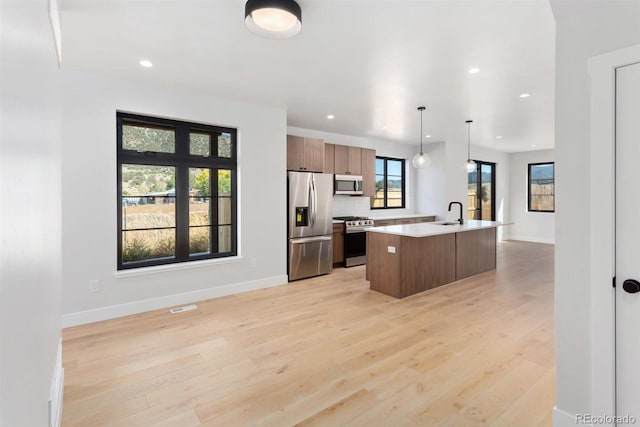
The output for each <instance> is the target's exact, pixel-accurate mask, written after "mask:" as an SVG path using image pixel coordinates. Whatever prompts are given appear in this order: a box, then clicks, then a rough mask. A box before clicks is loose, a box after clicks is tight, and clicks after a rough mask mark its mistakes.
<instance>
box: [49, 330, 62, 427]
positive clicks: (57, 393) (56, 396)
mask: <svg viewBox="0 0 640 427" xmlns="http://www.w3.org/2000/svg"><path fill="white" fill-rule="evenodd" d="M63 394H64V368H63V367H62V338H61V339H60V342H59V343H58V353H57V355H56V363H55V366H54V368H53V377H52V378H51V389H50V391H49V427H60V423H61V421H62V396H63Z"/></svg>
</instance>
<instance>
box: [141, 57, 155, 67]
mask: <svg viewBox="0 0 640 427" xmlns="http://www.w3.org/2000/svg"><path fill="white" fill-rule="evenodd" d="M140 65H141V66H143V67H144V68H151V67H153V63H152V62H151V61H149V60H148V59H143V60H142V61H140Z"/></svg>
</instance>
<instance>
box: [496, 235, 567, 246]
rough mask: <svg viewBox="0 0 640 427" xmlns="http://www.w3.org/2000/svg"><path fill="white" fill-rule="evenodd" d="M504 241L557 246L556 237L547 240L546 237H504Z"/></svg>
mask: <svg viewBox="0 0 640 427" xmlns="http://www.w3.org/2000/svg"><path fill="white" fill-rule="evenodd" d="M502 240H519V241H522V242H533V243H547V244H549V245H555V244H556V239H555V238H554V237H551V238H545V237H536V236H519V235H516V236H513V235H509V236H502Z"/></svg>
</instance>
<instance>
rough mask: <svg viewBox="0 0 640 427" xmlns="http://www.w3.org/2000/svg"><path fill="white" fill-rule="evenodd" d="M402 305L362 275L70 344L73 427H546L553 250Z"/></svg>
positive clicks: (501, 255) (507, 253) (67, 401)
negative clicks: (372, 287) (299, 426)
mask: <svg viewBox="0 0 640 427" xmlns="http://www.w3.org/2000/svg"><path fill="white" fill-rule="evenodd" d="M497 263H498V268H497V270H495V271H491V272H487V273H482V274H480V275H477V276H474V277H470V278H467V279H464V280H461V281H458V282H454V283H452V284H449V285H446V286H443V287H440V288H436V289H432V290H430V291H426V292H423V293H420V294H416V295H413V296H411V297H407V298H405V299H402V300H397V299H394V298H392V297H389V296H386V295H383V294H379V293H376V292H373V291H371V290H369V287H368V282H366V281H365V280H364V267H362V266H361V267H353V268H349V269H336V270H334V273H333V274H331V275H328V276H323V277H317V278H313V279H309V280H303V281H299V282H294V283H290V284H287V285H284V286H279V287H276V288H271V289H265V290H259V291H253V292H248V293H244V294H240V295H233V296H228V297H224V298H218V299H214V300H208V301H203V302H200V303H198V310H197V311H191V312H185V313H181V314H169V313H168V310H159V311H154V312H149V313H144V314H140V315H135V316H129V317H126V318H120V319H115V320H110V321H105V322H100V323H94V324H90V325H85V326H79V327H75V328H68V329H65V330H64V331H63V351H64V353H63V354H64V362H63V363H64V368H65V393H64V412H63V426H65V427H70V426H107V425H108V426H127V427H138V426H151V425H153V426H176V427H189V426H200V425H203V426H250V425H256V426H288V425H295V424H298V425H303V426H316V425H317V426H345V425H349V426H435V425H445V426H449V425H450V426H475V425H499V426H537V425H551V410H552V407H553V404H554V400H555V399H554V382H555V373H554V372H555V369H554V345H553V246H551V245H542V244H535V243H523V242H505V243H500V244H499V245H498V261H497Z"/></svg>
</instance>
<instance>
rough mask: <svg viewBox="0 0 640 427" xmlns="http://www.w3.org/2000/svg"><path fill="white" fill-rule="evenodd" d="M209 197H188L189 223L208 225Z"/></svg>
mask: <svg viewBox="0 0 640 427" xmlns="http://www.w3.org/2000/svg"><path fill="white" fill-rule="evenodd" d="M210 212H211V198H210V197H190V198H189V225H190V226H194V225H210V224H211V223H210V218H209V216H210Z"/></svg>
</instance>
